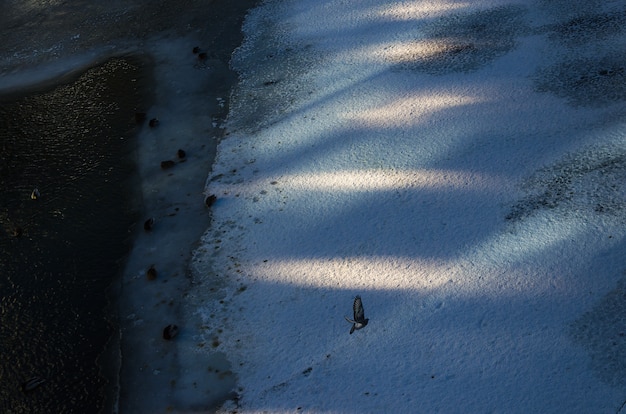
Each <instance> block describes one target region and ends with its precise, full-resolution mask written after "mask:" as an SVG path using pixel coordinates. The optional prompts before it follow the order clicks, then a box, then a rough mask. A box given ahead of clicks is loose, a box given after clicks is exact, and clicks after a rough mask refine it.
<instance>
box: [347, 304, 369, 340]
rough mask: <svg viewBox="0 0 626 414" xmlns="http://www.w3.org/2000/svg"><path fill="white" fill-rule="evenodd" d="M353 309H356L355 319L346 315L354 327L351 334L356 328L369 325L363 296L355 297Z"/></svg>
mask: <svg viewBox="0 0 626 414" xmlns="http://www.w3.org/2000/svg"><path fill="white" fill-rule="evenodd" d="M352 309H353V310H354V319H350V318H348V317H347V316H344V318H346V320H347V321H348V322H350V323H351V324H352V328H351V329H350V335H352V333H353V332H354V331H355V330H356V329H361V328H363V327H364V326H366V325H367V323H368V322H369V319H365V311H364V310H363V302H362V301H361V296H358V295H357V297H356V298H354V303H353V304H352Z"/></svg>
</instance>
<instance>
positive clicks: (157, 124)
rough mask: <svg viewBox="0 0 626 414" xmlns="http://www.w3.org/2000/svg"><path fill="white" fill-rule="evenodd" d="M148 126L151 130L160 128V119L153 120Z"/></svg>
mask: <svg viewBox="0 0 626 414" xmlns="http://www.w3.org/2000/svg"><path fill="white" fill-rule="evenodd" d="M148 125H150V128H156V127H157V126H159V120H158V118H152V119H151V120H150V122H148Z"/></svg>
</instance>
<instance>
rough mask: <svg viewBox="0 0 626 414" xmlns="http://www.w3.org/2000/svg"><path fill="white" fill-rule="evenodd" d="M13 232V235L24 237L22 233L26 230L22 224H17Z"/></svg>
mask: <svg viewBox="0 0 626 414" xmlns="http://www.w3.org/2000/svg"><path fill="white" fill-rule="evenodd" d="M11 234H12V235H13V237H22V234H24V230H23V229H22V228H21V227H20V226H16V227H15V228H14V229H13V232H12V233H11Z"/></svg>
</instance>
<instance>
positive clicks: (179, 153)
mask: <svg viewBox="0 0 626 414" xmlns="http://www.w3.org/2000/svg"><path fill="white" fill-rule="evenodd" d="M176 156H177V157H178V159H180V160H184V159H185V158H187V153H186V152H185V151H184V150H182V149H179V150H178V151H176Z"/></svg>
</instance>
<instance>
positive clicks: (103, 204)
mask: <svg viewBox="0 0 626 414" xmlns="http://www.w3.org/2000/svg"><path fill="white" fill-rule="evenodd" d="M145 73H147V72H146V68H145V67H144V63H143V62H141V61H139V60H138V59H130V58H126V59H121V58H116V59H112V60H109V61H108V62H106V63H104V64H103V65H101V66H99V67H95V68H92V69H89V70H88V71H87V72H86V73H84V74H83V75H81V76H80V77H79V78H78V79H76V80H75V81H74V82H72V83H70V84H66V85H62V86H58V87H56V88H54V89H53V90H48V91H42V92H40V93H37V94H33V95H30V96H26V97H21V98H20V99H18V100H13V101H11V102H6V101H2V100H1V99H2V98H1V97H0V412H1V413H94V412H99V411H101V410H102V409H103V408H104V407H105V404H106V399H107V394H108V393H109V391H110V388H111V386H112V385H113V386H114V385H115V381H116V378H115V375H116V372H115V369H114V368H113V367H109V368H110V369H107V363H108V362H105V359H107V358H106V354H103V351H104V350H105V348H106V345H107V342H108V341H109V339H110V338H111V335H112V333H113V332H114V330H115V329H116V328H115V323H114V320H115V319H114V313H113V312H112V309H113V308H114V305H111V304H110V303H108V295H107V288H108V287H109V286H110V284H111V283H112V282H113V281H115V278H116V277H117V276H118V275H119V272H120V271H121V270H122V266H123V259H124V257H125V255H126V253H127V251H128V248H129V245H130V241H131V240H130V237H131V233H130V231H131V227H132V223H133V222H134V221H135V220H136V212H137V211H138V209H139V207H140V206H139V203H140V200H139V199H137V197H134V196H133V195H132V191H131V188H132V186H133V184H134V180H136V175H135V171H134V168H135V167H134V161H133V151H134V146H135V144H134V139H135V135H136V133H137V128H138V126H137V124H136V122H135V118H134V114H135V112H136V111H137V110H141V109H142V107H145V104H146V103H147V100H149V99H150V98H149V97H146V96H142V90H143V89H142V87H141V85H142V82H144V79H143V78H145ZM135 184H136V183H135ZM34 188H37V189H39V191H40V194H41V196H40V197H39V198H38V199H36V200H33V199H31V192H32V191H33V189H34ZM101 362H102V363H101ZM103 366H104V367H103ZM33 376H39V377H42V378H44V379H46V382H45V383H44V384H43V385H41V386H40V387H38V388H36V389H35V390H33V391H31V392H28V393H24V392H22V391H21V389H20V384H21V383H22V382H23V381H26V380H27V379H28V378H30V377H33Z"/></svg>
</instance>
